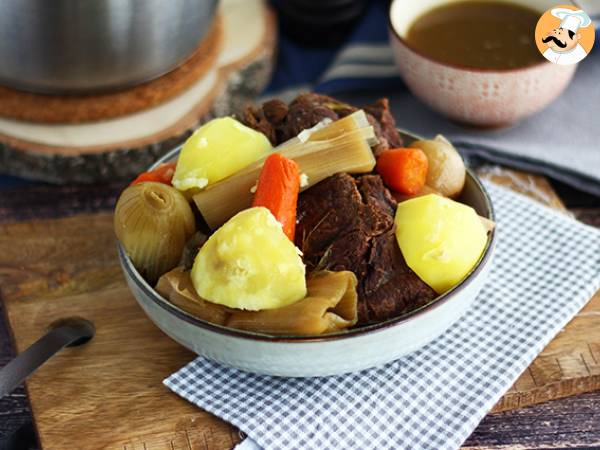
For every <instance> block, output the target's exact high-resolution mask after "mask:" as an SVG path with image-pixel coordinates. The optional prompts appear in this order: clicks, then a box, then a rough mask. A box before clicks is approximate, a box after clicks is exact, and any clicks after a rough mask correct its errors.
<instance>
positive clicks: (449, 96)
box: [389, 0, 576, 127]
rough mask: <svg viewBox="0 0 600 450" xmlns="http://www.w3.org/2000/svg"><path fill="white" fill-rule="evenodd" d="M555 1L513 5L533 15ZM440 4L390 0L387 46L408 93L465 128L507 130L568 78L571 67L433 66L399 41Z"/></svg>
mask: <svg viewBox="0 0 600 450" xmlns="http://www.w3.org/2000/svg"><path fill="white" fill-rule="evenodd" d="M555 2H556V0H552V1H549V2H548V1H546V0H538V1H528V2H525V1H521V2H518V3H523V5H525V6H528V7H530V8H534V9H537V10H539V11H540V15H541V14H542V13H543V12H544V11H545V10H546V9H548V8H550V7H552V6H553V5H554V3H555ZM444 3H448V1H447V0H446V1H443V0H425V1H420V2H411V1H403V0H394V1H393V2H392V4H391V6H390V11H389V31H390V42H391V44H392V49H393V53H394V59H395V61H396V65H397V67H398V69H399V70H400V74H401V75H402V78H403V79H404V82H405V83H406V85H407V86H408V87H409V89H410V90H411V91H412V93H413V94H414V95H415V96H416V97H418V98H420V99H421V100H422V101H423V102H424V103H426V104H427V105H429V106H430V107H431V108H432V109H434V110H435V111H437V112H439V113H441V114H443V115H445V116H447V117H449V118H451V119H453V120H456V121H458V122H463V123H468V124H471V125H476V126H481V127H502V126H507V125H510V124H513V123H515V122H517V121H518V120H520V119H522V118H524V117H527V116H530V115H532V114H534V113H536V112H538V111H540V110H541V109H543V108H544V107H546V106H547V105H548V104H550V103H551V102H552V101H553V100H554V99H556V98H557V97H558V96H559V95H560V94H561V93H562V91H563V90H564V89H565V88H566V87H567V85H568V84H569V82H570V81H571V79H572V78H573V74H574V73H575V69H576V64H574V65H570V66H564V65H562V66H561V65H558V64H552V63H551V62H548V61H541V62H540V63H538V64H534V65H531V66H527V67H523V68H518V69H507V70H486V69H474V68H470V67H462V66H458V65H452V64H448V63H441V62H438V61H435V60H433V59H431V58H429V57H428V56H426V55H424V54H423V53H420V52H419V51H418V50H416V49H414V48H412V47H410V46H409V45H408V43H407V42H406V41H405V40H404V38H403V36H405V34H406V32H407V31H408V28H409V26H410V24H411V23H412V22H413V21H414V20H415V19H416V18H418V17H419V16H420V15H421V14H423V13H424V12H426V11H428V10H429V9H431V8H434V7H436V6H439V5H441V4H444ZM546 4H547V5H546ZM531 38H532V39H533V33H532V36H531Z"/></svg>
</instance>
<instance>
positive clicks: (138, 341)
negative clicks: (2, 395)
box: [0, 169, 600, 450]
mask: <svg viewBox="0 0 600 450" xmlns="http://www.w3.org/2000/svg"><path fill="white" fill-rule="evenodd" d="M483 176H484V177H486V178H492V179H493V180H494V181H496V182H497V183H499V184H502V185H504V186H506V187H510V188H511V189H513V190H517V191H520V192H522V193H524V194H526V195H529V196H532V197H534V198H536V199H538V200H543V203H545V204H546V205H548V206H551V207H554V208H559V207H560V205H561V203H560V201H559V200H558V199H557V197H556V195H555V194H554V192H553V191H552V189H551V187H550V186H549V184H548V183H547V182H546V181H545V179H543V178H542V177H538V176H533V175H528V174H524V173H517V172H514V171H498V170H496V169H495V170H493V171H484V173H483ZM29 190H31V188H30V189H29ZM29 190H26V189H22V190H16V189H15V190H12V191H11V192H12V195H11V199H7V200H4V201H3V202H0V218H3V220H5V221H6V220H13V221H14V220H15V219H30V218H31V214H32V213H33V212H34V211H30V210H27V209H24V208H22V207H21V205H22V204H23V201H22V199H23V198H26V199H27V198H28V196H27V195H28V194H27V193H28V192H29ZM118 190H119V186H116V185H114V183H113V184H111V185H109V186H105V187H103V188H101V189H97V188H94V187H88V186H82V187H77V188H73V187H50V188H49V187H44V188H35V189H33V190H31V191H32V192H31V194H29V195H30V196H31V197H29V198H30V201H28V202H25V203H26V204H27V205H33V207H34V209H35V210H37V214H44V216H45V217H48V218H46V219H43V220H40V219H35V220H29V221H22V222H16V223H6V224H4V225H1V226H0V248H2V249H3V251H2V252H0V296H1V297H2V299H3V300H4V304H5V306H6V317H7V318H8V321H9V322H10V325H11V328H12V332H13V337H14V341H15V345H16V349H17V351H18V352H21V351H23V350H24V349H25V348H27V346H29V345H30V344H31V343H32V342H33V341H34V340H35V339H37V338H38V337H39V336H40V335H41V334H43V332H44V331H45V329H46V327H47V325H48V324H49V323H51V322H52V321H54V320H56V319H60V318H63V317H68V316H71V315H80V316H84V317H86V318H88V319H91V320H92V321H93V322H94V323H95V324H96V328H97V331H98V332H97V334H96V336H95V337H94V339H93V340H92V341H91V342H90V343H89V344H88V345H86V346H82V347H75V348H71V349H65V350H64V351H63V352H61V353H60V354H58V355H57V356H55V357H54V358H52V359H51V360H50V361H48V363H47V364H45V365H44V366H43V367H42V368H40V370H39V371H38V372H36V373H35V374H34V375H33V376H32V377H31V378H30V379H29V380H28V381H27V389H28V393H29V399H30V404H31V408H32V411H33V415H34V420H35V422H36V425H37V430H38V433H39V437H40V441H41V445H42V448H44V449H64V448H77V449H81V450H87V449H97V448H107V449H118V450H123V449H127V450H134V449H146V450H156V449H176V450H183V449H185V450H199V449H208V450H216V449H230V448H231V447H232V446H233V445H234V444H235V443H236V442H238V441H239V440H241V437H240V436H239V434H238V432H237V431H236V430H235V428H234V427H232V426H231V425H230V424H227V423H225V422H223V421H221V420H219V419H217V418H215V417H214V416H211V415H210V414H208V413H207V412H205V411H202V410H200V409H198V408H196V407H195V406H194V405H192V404H190V403H188V402H186V401H185V400H183V399H181V398H179V397H178V396H177V395H175V394H173V393H171V392H170V391H168V390H167V389H166V388H165V387H164V386H163V385H162V384H161V381H162V380H163V379H164V378H165V377H166V376H168V375H170V374H171V373H172V372H174V371H176V370H177V369H179V368H180V367H182V366H183V365H184V364H186V363H187V362H189V361H190V360H192V359H193V358H194V355H193V354H192V353H191V352H189V351H188V350H186V349H185V348H183V347H181V346H180V345H178V344H177V343H175V342H174V341H172V340H171V339H169V338H168V337H167V336H166V335H164V334H163V333H162V332H161V331H160V330H159V329H158V328H156V326H154V325H153V324H152V322H151V321H150V320H149V319H148V318H147V317H146V315H145V314H144V313H143V311H142V310H141V309H140V308H139V306H138V305H137V303H136V302H135V300H134V299H133V297H132V295H131V293H130V292H129V290H128V288H127V286H126V284H125V280H124V279H123V277H122V275H121V269H120V267H119V264H118V260H117V255H116V251H115V246H114V236H113V229H112V212H110V208H111V207H112V205H113V204H114V200H115V196H116V194H117V191H118ZM12 197H19V200H17V199H13V198H12ZM32 202H33V203H32ZM36 205H38V206H36ZM43 205H46V208H45V209H44V208H43ZM49 205H52V207H50V206H49ZM40 208H41V209H40ZM99 209H104V210H105V211H106V212H100V213H99V212H98V210H99ZM40 211H41V212H40ZM83 211H87V212H90V211H96V212H95V213H94V214H81V212H83ZM65 214H70V215H72V214H74V215H73V216H72V217H67V218H64V217H63V218H58V219H57V218H50V217H57V216H61V215H62V216H64V215H65ZM599 362H600V297H599V296H598V295H596V297H595V298H594V300H592V301H591V302H590V303H589V304H588V305H587V306H586V307H585V308H584V309H583V310H582V311H580V312H579V313H578V314H577V315H576V316H575V318H574V319H573V320H572V321H571V322H570V323H569V324H568V325H567V326H566V327H565V329H564V331H563V332H562V333H560V334H559V335H558V336H557V337H556V338H555V339H554V340H553V341H552V342H551V343H550V344H549V345H548V347H547V348H546V349H544V351H543V352H542V353H541V354H540V355H539V356H538V357H537V358H536V359H535V360H534V361H533V363H532V364H531V366H530V367H529V369H528V370H527V371H526V372H525V373H524V374H523V375H522V376H521V377H520V378H519V379H518V380H517V382H516V383H515V385H514V386H513V387H512V388H511V390H510V391H509V392H508V393H507V394H506V395H505V396H504V397H503V399H502V400H501V402H500V403H499V404H498V405H497V407H496V410H506V409H511V408H518V407H523V406H527V405H531V404H533V403H536V402H540V401H545V400H548V399H553V398H559V397H564V396H568V395H575V394H580V393H583V392H588V391H590V390H594V389H598V388H600V366H599V364H598V363H599ZM590 420H591V419H590ZM492 423H495V424H497V422H494V419H492ZM512 426H513V427H516V424H515V423H514V422H513V423H512ZM532 427H533V425H532ZM484 431H485V430H484ZM488 431H489V430H488ZM528 442H529V443H533V442H534V440H533V438H532V439H531V441H528ZM581 442H585V441H584V440H582V441H581ZM469 445H471V446H473V445H474V443H473V442H470V444H469ZM486 448H487V446H486Z"/></svg>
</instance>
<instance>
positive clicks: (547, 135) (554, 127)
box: [262, 0, 600, 196]
mask: <svg viewBox="0 0 600 450" xmlns="http://www.w3.org/2000/svg"><path fill="white" fill-rule="evenodd" d="M581 3H582V4H581V7H582V8H583V9H584V10H586V11H587V12H588V14H590V16H592V18H593V19H595V24H596V28H597V29H598V28H600V26H598V25H599V24H600V1H597V0H596V1H594V0H587V1H585V0H584V1H582V2H581ZM388 5H389V2H388V1H383V0H379V1H374V2H372V3H371V5H370V6H369V9H368V11H367V12H366V13H365V15H364V17H363V18H362V19H361V22H360V23H359V24H358V25H357V26H356V28H355V30H354V31H353V32H352V33H351V35H350V36H349V37H348V39H347V42H346V43H344V44H343V45H342V46H340V47H339V48H337V49H333V50H332V49H327V50H322V49H311V48H304V47H302V46H300V45H297V44H295V43H293V42H291V41H290V40H289V39H287V38H286V37H285V35H282V36H280V41H279V55H278V60H277V66H276V70H275V73H274V75H273V79H272V80H271V83H270V84H269V86H268V87H267V89H266V91H265V93H264V96H263V97H262V100H265V99H268V98H273V97H278V98H282V99H283V100H286V101H289V100H291V99H293V98H294V97H295V96H296V95H297V94H298V93H299V92H302V91H316V92H320V93H326V94H332V95H337V96H341V97H342V98H343V99H344V100H346V101H348V102H354V103H356V104H358V105H360V104H361V103H368V102H371V101H372V100H374V99H375V98H377V97H379V96H386V97H389V98H390V102H391V106H392V111H393V112H394V115H395V116H396V120H397V122H398V126H399V127H400V128H403V129H406V130H408V131H412V132H414V133H418V134H422V135H424V136H433V135H435V134H438V133H442V134H444V135H446V136H447V137H448V138H449V139H450V140H452V141H453V142H454V144H455V145H456V146H457V147H458V148H459V149H460V150H461V152H462V153H463V154H464V155H465V156H471V157H477V158H479V159H482V160H484V161H488V162H491V163H497V164H504V165H507V166H511V167H515V168H520V169H523V170H527V171H532V172H537V173H541V174H544V175H547V176H550V177H552V178H554V179H557V180H560V181H562V182H564V183H567V184H569V185H571V186H573V187H576V188H578V189H581V190H583V191H587V192H589V193H593V194H596V195H599V196H600V127H598V119H597V118H598V117H600V89H598V87H597V83H598V80H599V79H600V33H598V31H599V30H597V34H596V44H595V46H594V49H593V50H592V52H591V54H590V55H589V56H588V57H587V58H586V59H585V60H584V61H583V62H581V63H580V65H579V69H578V73H577V74H576V76H575V78H574V80H573V82H572V83H571V85H570V86H569V88H568V89H567V90H566V91H565V93H563V95H562V96H561V97H560V98H559V99H558V100H557V101H555V102H554V103H553V104H552V105H551V106H550V107H549V108H547V109H545V110H544V111H543V112H541V113H539V114H537V115H536V116H534V117H531V118H529V119H527V120H525V121H523V122H521V123H519V124H517V125H516V126H513V127H511V128H508V129H504V130H494V131H482V130H477V129H472V128H466V127H462V126H458V125H456V124H455V123H453V122H451V121H449V120H447V119H445V118H444V117H442V116H440V115H439V114H436V113H434V112H432V111H431V110H429V109H428V108H427V107H426V106H424V105H423V104H422V103H421V102H420V101H418V100H417V99H416V98H414V97H413V96H412V95H411V94H410V92H408V91H407V89H406V88H405V86H404V84H403V82H402V80H401V78H400V76H399V75H398V72H397V70H396V68H395V65H394V59H393V55H392V51H391V48H390V45H389V41H388V26H387V22H388ZM567 130H568V133H567Z"/></svg>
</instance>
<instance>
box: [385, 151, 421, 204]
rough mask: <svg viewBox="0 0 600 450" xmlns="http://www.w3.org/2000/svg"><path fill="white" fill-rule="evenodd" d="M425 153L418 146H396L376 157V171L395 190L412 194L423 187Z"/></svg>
mask: <svg viewBox="0 0 600 450" xmlns="http://www.w3.org/2000/svg"><path fill="white" fill-rule="evenodd" d="M428 168H429V162H428V161H427V155H425V152H423V150H421V149H418V148H396V149H393V150H387V151H385V152H383V153H382V154H381V155H380V156H379V158H378V159H377V173H379V175H381V177H382V178H383V182H384V183H385V184H386V185H388V186H389V187H390V188H392V189H393V190H395V191H398V192H401V193H403V194H408V195H413V194H416V193H417V192H419V191H420V190H421V189H423V186H425V180H426V179H427V169H428Z"/></svg>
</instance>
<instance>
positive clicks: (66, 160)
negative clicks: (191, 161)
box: [0, 0, 277, 183]
mask: <svg viewBox="0 0 600 450" xmlns="http://www.w3.org/2000/svg"><path fill="white" fill-rule="evenodd" d="M220 16H221V28H222V47H221V51H220V52H219V54H218V56H217V58H215V61H214V63H213V64H212V66H211V67H210V69H209V70H208V71H207V72H206V73H205V74H204V75H203V76H201V77H199V78H198V79H197V80H196V81H194V82H193V83H192V84H191V85H189V86H187V87H186V88H185V89H184V90H183V91H181V92H180V93H179V94H178V95H176V96H174V97H172V98H170V99H167V100H166V101H164V102H163V103H160V104H158V105H155V106H153V107H151V108H147V109H144V110H142V111H138V112H135V113H131V114H128V115H124V116H120V117H117V118H113V119H107V120H103V121H99V122H87V123H78V124H43V123H33V122H24V121H16V120H11V119H0V172H4V173H8V174H13V175H19V176H23V177H27V178H34V179H40V180H44V181H49V182H54V183H68V182H82V183H91V182H98V181H102V180H107V179H109V180H116V179H123V180H126V179H131V178H133V177H134V176H135V175H136V174H137V173H139V172H141V171H143V170H144V169H146V168H147V167H148V166H149V165H150V164H151V163H152V162H153V161H155V160H156V159H157V158H158V157H159V156H161V155H163V154H164V153H165V152H167V151H168V150H170V149H172V148H173V147H175V146H176V145H178V144H180V143H181V142H183V141H184V140H185V139H186V138H187V137H188V136H189V134H190V133H191V132H192V131H193V130H194V129H195V128H196V127H197V126H198V125H199V124H200V123H202V122H204V121H206V120H208V119H210V118H212V117H214V116H222V115H227V114H231V113H235V112H239V111H240V110H241V109H242V108H243V107H244V106H245V105H246V104H247V103H248V102H250V101H251V100H252V99H253V98H254V97H255V96H256V95H257V94H258V93H259V92H260V91H262V89H263V88H264V87H265V85H266V83H267V82H268V80H269V78H270V75H271V69H272V67H273V53H274V49H275V42H276V31H277V29H276V28H277V27H276V23H275V17H274V14H273V12H272V11H271V10H270V9H269V7H268V6H267V4H266V2H265V1H264V0H222V1H221V3H220ZM249 18H252V19H251V20H249ZM46 107H47V106H46Z"/></svg>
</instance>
